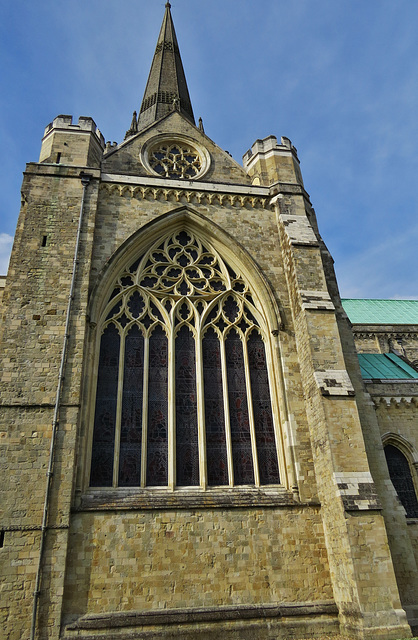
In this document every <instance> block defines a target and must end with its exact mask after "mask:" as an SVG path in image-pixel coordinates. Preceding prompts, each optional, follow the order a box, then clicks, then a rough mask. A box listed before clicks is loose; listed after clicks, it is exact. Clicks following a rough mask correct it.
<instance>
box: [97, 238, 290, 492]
mask: <svg viewBox="0 0 418 640" xmlns="http://www.w3.org/2000/svg"><path fill="white" fill-rule="evenodd" d="M100 333H101V335H100V355H99V359H98V375H97V392H96V401H95V416H94V430H93V446H92V462H91V476H90V485H91V486H93V487H110V486H113V487H167V486H168V487H172V488H174V487H202V488H206V487H211V486H214V487H216V486H226V487H233V486H244V485H255V486H261V485H276V484H279V483H280V478H279V464H278V446H277V424H276V423H277V419H276V417H275V410H274V402H272V396H271V380H270V371H271V362H270V350H269V344H268V337H267V331H266V321H265V318H264V316H263V313H262V311H261V309H260V308H259V305H258V306H257V305H256V303H255V300H254V297H253V293H252V291H251V288H250V286H249V284H248V282H247V281H246V280H245V278H244V277H243V276H242V274H240V273H239V272H238V271H237V270H235V269H232V268H231V266H229V265H228V264H227V263H226V262H225V261H224V260H223V259H222V258H221V256H220V255H219V254H218V253H217V252H216V250H215V249H214V248H213V247H211V246H209V244H208V243H204V242H203V241H202V240H201V239H200V238H199V237H198V235H196V234H195V233H193V232H191V231H186V230H179V231H177V232H175V233H171V234H169V235H167V236H166V238H165V239H163V240H161V239H160V240H159V241H158V242H156V243H155V244H154V245H153V246H152V247H151V248H150V249H149V250H148V251H147V252H146V253H145V254H143V255H142V256H141V257H140V258H138V259H137V260H135V262H133V263H132V264H129V265H127V268H126V270H124V271H123V273H122V274H121V275H120V277H119V278H118V279H117V281H115V286H114V289H113V291H112V294H111V296H110V297H109V300H108V303H107V305H106V307H105V310H104V312H103V314H102V320H101V323H100Z"/></svg>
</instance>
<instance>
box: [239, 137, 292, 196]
mask: <svg viewBox="0 0 418 640" xmlns="http://www.w3.org/2000/svg"><path fill="white" fill-rule="evenodd" d="M242 160H243V165H244V169H245V170H246V172H247V173H248V175H249V176H251V177H252V179H253V184H260V185H265V186H270V185H271V184H274V183H276V182H290V183H297V184H300V185H301V186H303V181H302V175H301V173H300V167H299V158H298V153H297V150H296V147H294V146H293V144H292V142H291V140H289V138H286V137H285V136H282V137H281V139H280V144H279V143H278V142H277V138H276V136H267V138H263V139H262V140H256V141H255V142H254V144H253V145H252V147H251V149H248V151H247V153H245V154H244V155H243V158H242Z"/></svg>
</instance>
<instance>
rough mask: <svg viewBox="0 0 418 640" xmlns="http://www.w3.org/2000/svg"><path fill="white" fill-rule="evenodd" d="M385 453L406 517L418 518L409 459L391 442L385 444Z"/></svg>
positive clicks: (417, 501)
mask: <svg viewBox="0 0 418 640" xmlns="http://www.w3.org/2000/svg"><path fill="white" fill-rule="evenodd" d="M385 455H386V462H387V464H388V469H389V475H390V479H391V480H392V483H393V486H394V487H395V489H396V493H397V494H398V497H399V500H400V501H401V502H402V506H403V507H404V509H405V511H406V517H407V518H418V500H417V494H416V493H415V487H414V481H413V479H412V475H411V470H410V468H409V462H408V460H407V459H406V457H405V456H404V454H403V453H402V451H400V450H399V449H398V448H397V447H394V446H393V445H391V444H388V445H386V446H385Z"/></svg>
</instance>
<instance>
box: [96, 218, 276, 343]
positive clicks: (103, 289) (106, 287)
mask: <svg viewBox="0 0 418 640" xmlns="http://www.w3.org/2000/svg"><path fill="white" fill-rule="evenodd" d="M181 227H184V228H188V227H189V228H190V230H191V231H195V232H196V233H197V235H198V236H199V237H201V238H202V240H203V241H206V242H207V243H208V244H210V245H211V246H212V247H213V248H214V249H215V250H216V251H217V252H218V253H219V255H220V256H221V257H222V258H223V259H224V260H225V261H226V262H227V263H228V264H230V266H231V267H232V268H235V269H238V271H240V272H241V273H242V275H243V277H244V278H245V280H247V281H248V283H249V284H250V285H251V289H252V291H253V293H254V297H255V298H257V302H258V306H259V308H260V309H262V311H263V314H264V316H265V318H266V321H267V324H268V329H269V332H271V333H275V334H276V333H277V332H278V331H279V330H280V329H281V328H282V326H283V320H282V317H283V316H282V314H281V312H280V301H279V299H278V298H277V297H276V296H275V294H274V292H273V288H272V287H271V285H270V283H269V281H268V279H267V277H266V276H265V274H264V273H263V272H262V270H261V269H260V267H259V266H258V264H257V262H256V261H255V260H254V258H252V257H251V256H250V254H249V253H248V251H247V250H246V249H245V248H244V247H243V246H242V245H241V244H240V243H239V242H238V241H237V240H236V238H234V237H232V236H231V235H230V234H229V233H227V232H226V231H224V230H223V229H222V228H221V227H220V226H219V225H217V224H215V223H214V222H212V221H211V220H209V219H208V218H206V217H205V216H203V215H202V214H201V213H199V212H197V211H195V210H194V209H192V208H191V207H189V206H182V207H180V208H177V209H174V210H173V211H170V212H168V213H166V214H163V215H161V216H159V217H158V218H157V219H156V220H152V221H151V222H149V223H147V224H146V225H144V226H143V227H141V228H140V229H138V230H137V231H136V232H135V233H134V234H132V235H131V236H130V237H129V238H128V239H127V240H125V242H123V243H122V244H121V245H120V247H119V248H118V249H117V250H116V251H115V253H114V254H113V255H112V256H111V258H110V259H109V260H108V261H107V263H106V265H105V266H104V267H103V269H102V270H101V272H100V273H99V275H98V278H97V284H96V285H95V287H94V289H93V291H92V293H91V296H90V300H89V305H88V308H87V315H88V317H89V319H90V322H91V323H97V320H98V318H99V317H100V314H101V312H102V310H103V307H102V305H103V304H104V301H106V300H107V299H108V297H109V295H110V293H111V289H112V286H113V282H114V278H115V277H116V275H117V274H118V273H120V272H121V271H122V270H123V268H124V267H126V265H128V264H129V263H130V262H133V261H134V260H135V258H136V257H137V256H139V255H141V253H142V252H143V251H145V250H146V249H147V248H148V247H150V246H151V245H152V244H153V243H154V242H156V241H157V240H158V239H159V238H160V237H161V236H162V235H164V236H165V235H167V234H169V233H170V232H174V231H175V230H176V229H180V228H181Z"/></svg>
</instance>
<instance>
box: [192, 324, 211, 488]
mask: <svg viewBox="0 0 418 640" xmlns="http://www.w3.org/2000/svg"><path fill="white" fill-rule="evenodd" d="M195 340H196V391H197V431H198V442H199V483H200V486H201V487H202V488H203V489H206V487H207V484H208V474H207V469H206V433H205V397H204V385H203V355H202V334H201V332H200V327H199V326H198V329H197V332H196V337H195Z"/></svg>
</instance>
